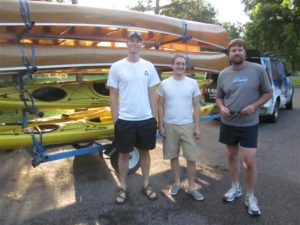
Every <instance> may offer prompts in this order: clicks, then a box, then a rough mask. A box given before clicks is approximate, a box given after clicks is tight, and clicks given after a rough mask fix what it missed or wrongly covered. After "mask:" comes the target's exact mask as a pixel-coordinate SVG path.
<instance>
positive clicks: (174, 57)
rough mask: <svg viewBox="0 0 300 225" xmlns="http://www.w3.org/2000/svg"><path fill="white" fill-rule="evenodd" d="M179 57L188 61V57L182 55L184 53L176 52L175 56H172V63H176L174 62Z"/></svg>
mask: <svg viewBox="0 0 300 225" xmlns="http://www.w3.org/2000/svg"><path fill="white" fill-rule="evenodd" d="M177 58H183V59H184V60H185V62H187V58H186V57H185V56H184V55H182V54H175V55H174V56H173V58H172V65H174V62H175V60H176V59H177Z"/></svg>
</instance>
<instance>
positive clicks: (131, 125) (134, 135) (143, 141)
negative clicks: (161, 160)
mask: <svg viewBox="0 0 300 225" xmlns="http://www.w3.org/2000/svg"><path fill="white" fill-rule="evenodd" d="M156 132H157V121H156V119H155V118H150V119H147V120H141V121H128V120H121V119H118V120H117V121H116V123H115V145H116V149H117V151H119V152H121V153H129V152H131V151H132V150H133V147H134V146H135V147H137V148H138V149H140V150H151V149H154V148H155V144H156Z"/></svg>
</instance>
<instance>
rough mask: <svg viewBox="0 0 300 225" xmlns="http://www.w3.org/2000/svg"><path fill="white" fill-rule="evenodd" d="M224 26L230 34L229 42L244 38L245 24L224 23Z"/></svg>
mask: <svg viewBox="0 0 300 225" xmlns="http://www.w3.org/2000/svg"><path fill="white" fill-rule="evenodd" d="M222 26H223V27H224V28H225V29H226V30H227V32H228V38H229V40H232V39H235V38H242V37H243V35H244V32H245V28H244V26H243V24H241V23H231V22H224V23H222Z"/></svg>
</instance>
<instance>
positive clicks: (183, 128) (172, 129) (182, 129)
mask: <svg viewBox="0 0 300 225" xmlns="http://www.w3.org/2000/svg"><path fill="white" fill-rule="evenodd" d="M164 128H165V130H166V137H164V138H163V157H164V159H174V158H177V157H178V156H179V153H180V147H182V154H183V157H184V158H185V159H186V160H189V161H196V160H197V157H198V156H199V152H200V149H199V146H198V144H199V140H196V139H195V137H194V128H195V125H194V124H193V123H192V124H184V125H175V124H170V123H164Z"/></svg>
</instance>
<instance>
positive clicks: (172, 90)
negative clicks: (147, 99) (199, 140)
mask: <svg viewBox="0 0 300 225" xmlns="http://www.w3.org/2000/svg"><path fill="white" fill-rule="evenodd" d="M158 94H159V95H160V96H163V97H164V98H165V106H164V107H165V109H164V121H165V122H166V123H171V124H176V125H183V124H190V123H193V121H194V120H193V98H194V97H196V96H199V95H200V89H199V86H198V83H197V81H196V80H194V79H192V78H189V77H184V78H183V79H181V80H176V79H174V78H173V77H170V78H168V79H165V80H163V81H162V82H161V84H160V87H159V90H158Z"/></svg>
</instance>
